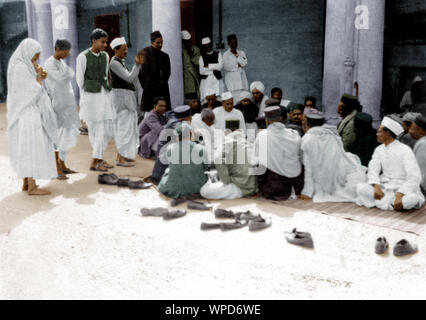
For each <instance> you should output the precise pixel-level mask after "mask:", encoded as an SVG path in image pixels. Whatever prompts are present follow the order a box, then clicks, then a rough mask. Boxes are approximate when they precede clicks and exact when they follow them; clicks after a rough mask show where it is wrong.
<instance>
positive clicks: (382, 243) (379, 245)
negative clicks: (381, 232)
mask: <svg viewBox="0 0 426 320" xmlns="http://www.w3.org/2000/svg"><path fill="white" fill-rule="evenodd" d="M388 248H389V243H388V241H387V240H386V238H385V237H380V238H378V239H377V240H376V245H375V247H374V251H375V252H376V253H377V254H384V253H385V252H386V250H387V249H388Z"/></svg>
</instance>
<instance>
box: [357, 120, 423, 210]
mask: <svg viewBox="0 0 426 320" xmlns="http://www.w3.org/2000/svg"><path fill="white" fill-rule="evenodd" d="M403 131H404V129H403V128H402V126H401V125H400V124H399V123H398V122H397V121H395V120H393V119H391V118H389V117H385V118H384V119H383V121H382V124H381V126H380V128H379V131H378V132H377V140H378V141H379V142H381V143H382V144H381V145H380V146H378V147H377V148H376V150H375V151H374V153H373V158H372V159H371V161H370V163H369V165H368V183H363V184H359V185H358V186H357V193H358V197H357V201H356V202H357V204H358V205H361V206H366V207H367V208H372V207H377V208H379V209H382V210H395V211H401V210H410V209H413V208H414V209H418V208H420V207H421V206H422V205H423V203H424V202H425V197H424V196H423V194H422V192H421V191H420V182H421V172H420V168H419V165H418V164H417V160H416V157H415V156H414V153H413V151H412V150H411V149H410V147H409V146H407V145H405V144H403V143H401V142H399V141H398V140H396V137H397V136H398V135H400V134H401V133H402V132H403Z"/></svg>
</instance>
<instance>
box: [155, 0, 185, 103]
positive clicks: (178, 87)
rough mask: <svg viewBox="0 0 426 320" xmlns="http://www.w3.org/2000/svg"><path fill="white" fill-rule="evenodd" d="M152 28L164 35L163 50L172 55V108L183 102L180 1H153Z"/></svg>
mask: <svg viewBox="0 0 426 320" xmlns="http://www.w3.org/2000/svg"><path fill="white" fill-rule="evenodd" d="M152 30H153V31H154V30H159V31H160V32H161V34H162V35H163V42H164V45H163V50H164V52H166V53H167V54H168V55H169V56H170V63H171V76H170V79H169V87H170V100H171V104H172V108H174V107H176V106H178V105H181V104H183V71H182V40H181V34H180V32H181V24H180V1H179V0H162V1H152Z"/></svg>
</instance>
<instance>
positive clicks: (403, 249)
mask: <svg viewBox="0 0 426 320" xmlns="http://www.w3.org/2000/svg"><path fill="white" fill-rule="evenodd" d="M417 251H418V248H417V245H415V244H411V243H409V242H408V241H407V240H405V239H402V240H400V241H398V242H397V243H396V244H395V246H394V247H393V254H394V255H395V256H397V257H402V256H406V255H408V254H413V253H416V252H417Z"/></svg>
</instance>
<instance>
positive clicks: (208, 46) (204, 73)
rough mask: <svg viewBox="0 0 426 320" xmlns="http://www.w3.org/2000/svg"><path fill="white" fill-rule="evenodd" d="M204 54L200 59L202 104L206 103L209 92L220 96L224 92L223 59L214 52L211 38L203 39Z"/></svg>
mask: <svg viewBox="0 0 426 320" xmlns="http://www.w3.org/2000/svg"><path fill="white" fill-rule="evenodd" d="M202 45H203V52H202V54H201V57H200V63H199V66H200V76H201V83H200V96H201V103H204V102H205V99H206V96H207V92H208V91H209V92H214V93H215V94H216V95H217V96H220V95H221V94H222V92H224V85H223V79H222V73H221V70H222V68H223V57H222V54H221V53H220V52H217V51H214V50H213V46H212V43H211V40H210V38H204V39H202Z"/></svg>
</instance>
